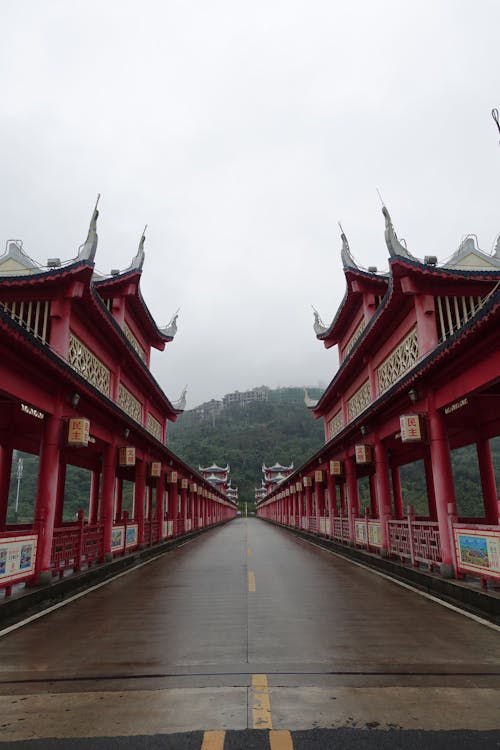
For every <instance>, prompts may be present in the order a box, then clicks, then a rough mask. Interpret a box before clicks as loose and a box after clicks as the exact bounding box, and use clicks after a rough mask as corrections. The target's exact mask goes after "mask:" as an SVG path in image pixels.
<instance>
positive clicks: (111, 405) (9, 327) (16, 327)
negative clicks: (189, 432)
mask: <svg viewBox="0 0 500 750" xmlns="http://www.w3.org/2000/svg"><path fill="white" fill-rule="evenodd" d="M0 281H1V280H0ZM0 331H1V332H2V338H4V339H5V340H6V341H10V342H12V345H13V346H16V344H18V343H21V344H22V346H23V347H24V348H26V347H27V348H28V349H29V350H30V353H31V355H32V356H33V359H34V361H37V362H38V363H39V365H40V368H44V369H45V370H47V371H48V372H53V373H54V374H56V373H57V375H58V377H60V378H62V380H64V381H66V382H67V383H68V384H70V385H71V386H72V387H73V388H76V389H77V390H78V392H79V393H81V394H85V393H86V394H87V395H89V396H90V397H94V398H95V399H97V401H98V403H99V404H100V405H101V408H102V409H104V410H105V411H106V410H107V411H108V412H110V413H111V414H114V415H117V414H119V415H120V417H121V418H122V419H123V420H124V421H125V422H127V423H128V424H129V426H130V427H131V428H132V429H133V430H134V431H135V432H141V433H143V434H144V435H147V436H148V438H149V439H151V440H155V441H156V442H158V443H159V444H160V445H161V446H162V447H165V446H164V445H163V443H162V442H161V441H158V440H157V438H155V437H154V435H152V434H151V433H150V432H149V431H148V430H146V428H145V427H144V426H143V425H142V424H140V423H139V422H136V421H135V420H134V419H133V418H132V417H130V416H129V415H128V414H127V413H126V412H124V411H123V410H122V409H121V407H120V406H119V405H118V404H117V403H116V402H115V401H113V400H112V399H110V398H109V397H108V396H106V395H104V394H103V393H102V392H101V391H100V390H99V389H97V388H96V387H95V386H94V385H92V383H90V382H89V381H88V380H87V379H86V378H84V377H83V376H82V375H80V373H78V372H77V371H76V370H74V369H73V368H72V367H71V365H70V364H68V363H67V362H66V360H65V359H63V358H62V357H60V356H59V355H58V354H57V353H56V352H54V351H52V349H50V348H49V347H48V346H47V345H46V344H44V343H43V342H42V341H41V340H40V339H37V338H36V337H35V336H33V335H32V334H31V333H29V332H28V331H27V330H26V329H25V328H24V327H23V326H21V325H20V324H19V323H18V322H17V321H15V320H13V319H12V317H11V316H10V315H9V314H8V313H7V312H6V311H5V310H3V308H2V307H1V306H0ZM146 372H147V373H149V371H148V370H146ZM150 380H151V385H152V386H154V390H155V392H156V393H155V395H157V396H161V397H162V401H163V405H164V407H165V408H166V410H167V411H169V412H170V414H169V417H170V418H171V419H172V418H173V420H174V421H175V418H176V414H175V412H174V410H173V407H172V404H171V403H170V401H169V400H168V399H167V397H166V396H165V394H164V393H163V391H162V390H161V388H160V386H159V385H158V383H157V382H156V381H155V379H154V378H153V376H151V375H150Z"/></svg>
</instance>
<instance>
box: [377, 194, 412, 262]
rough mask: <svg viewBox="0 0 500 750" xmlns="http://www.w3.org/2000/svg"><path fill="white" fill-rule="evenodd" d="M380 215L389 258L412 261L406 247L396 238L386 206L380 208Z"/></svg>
mask: <svg viewBox="0 0 500 750" xmlns="http://www.w3.org/2000/svg"><path fill="white" fill-rule="evenodd" d="M382 213H383V215H384V218H385V244H386V245H387V249H388V250H389V255H390V256H391V258H396V257H398V256H399V257H402V258H411V259H412V260H414V258H413V255H411V254H410V253H409V252H408V250H407V249H406V247H405V246H404V245H403V244H401V241H400V240H398V236H397V234H396V232H395V231H394V226H393V223H392V219H391V215H390V213H389V211H388V210H387V206H385V205H383V206H382Z"/></svg>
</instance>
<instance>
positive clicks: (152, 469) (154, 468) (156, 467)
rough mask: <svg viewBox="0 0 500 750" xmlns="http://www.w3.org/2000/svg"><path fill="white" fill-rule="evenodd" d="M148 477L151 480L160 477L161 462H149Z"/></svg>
mask: <svg viewBox="0 0 500 750" xmlns="http://www.w3.org/2000/svg"><path fill="white" fill-rule="evenodd" d="M149 476H150V477H153V478H155V477H160V476H161V461H152V462H151V464H150V466H149Z"/></svg>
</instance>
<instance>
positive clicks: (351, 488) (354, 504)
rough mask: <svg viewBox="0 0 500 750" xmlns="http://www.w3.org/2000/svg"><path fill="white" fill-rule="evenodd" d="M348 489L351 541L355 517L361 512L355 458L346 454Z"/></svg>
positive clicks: (353, 537) (352, 539) (353, 536)
mask: <svg viewBox="0 0 500 750" xmlns="http://www.w3.org/2000/svg"><path fill="white" fill-rule="evenodd" d="M344 466H345V478H346V490H347V498H346V500H347V517H348V519H349V538H350V540H351V542H353V541H354V539H355V533H354V519H355V518H356V516H357V515H358V513H359V496H358V480H357V477H356V464H355V463H354V458H353V457H351V456H346V459H345V461H344Z"/></svg>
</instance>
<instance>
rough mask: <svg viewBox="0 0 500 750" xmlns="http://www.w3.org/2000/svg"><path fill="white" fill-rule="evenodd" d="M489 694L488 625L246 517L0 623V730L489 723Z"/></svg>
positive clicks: (495, 708)
mask: <svg viewBox="0 0 500 750" xmlns="http://www.w3.org/2000/svg"><path fill="white" fill-rule="evenodd" d="M499 699H500V638H499V634H498V629H496V630H495V629H494V627H487V626H485V625H482V624H480V623H477V622H475V621H474V620H471V619H469V618H467V617H465V616H463V615H461V614H460V613H457V612H455V611H452V610H450V609H448V608H445V607H443V606H441V605H439V604H437V603H435V602H433V601H431V600H429V599H426V598H424V597H422V596H419V595H416V594H415V592H413V591H410V590H408V589H406V588H404V587H401V586H400V585H397V584H395V583H393V582H390V581H388V580H386V579H385V578H383V577H381V576H379V575H376V574H374V573H373V572H372V571H369V570H367V569H364V568H362V567H360V566H358V565H355V564H353V563H351V562H348V561H346V560H344V559H342V558H340V557H338V556H336V555H333V554H331V553H329V552H327V551H325V550H322V549H319V548H317V547H315V546H313V545H311V544H309V543H308V542H307V541H305V540H303V539H299V538H296V537H295V536H292V535H290V534H288V533H287V532H286V531H284V530H282V529H279V528H276V527H274V526H271V525H269V524H266V523H263V522H261V521H258V520H256V519H248V520H247V519H238V520H236V521H234V522H232V523H230V524H228V525H226V526H224V527H220V528H217V529H215V530H213V531H211V532H209V533H207V534H205V535H202V536H201V537H198V538H196V539H194V540H192V541H190V542H188V543H187V544H184V545H182V546H179V547H178V548H177V549H175V550H173V551H171V552H169V553H167V554H166V555H164V556H162V557H160V558H157V559H155V560H153V561H151V562H148V563H146V564H144V565H143V566H142V567H140V568H138V569H135V570H134V571H132V572H130V573H127V574H125V575H122V576H121V577H119V578H117V579H115V580H113V581H112V582H110V583H108V584H106V585H103V586H101V587H100V588H97V589H96V590H95V591H93V592H91V593H89V594H87V595H85V596H83V597H82V598H80V599H77V600H76V601H75V602H73V603H71V604H70V605H68V606H65V607H63V608H61V609H58V610H56V611H54V612H52V613H50V614H48V615H46V616H44V617H42V618H41V619H39V620H36V621H34V622H32V623H30V624H28V625H26V626H24V627H22V628H20V629H18V630H15V631H13V632H11V633H9V634H7V635H4V636H3V637H2V638H0V724H1V726H2V735H1V736H0V740H3V741H8V742H11V741H14V740H24V739H29V738H36V737H40V738H48V737H60V738H62V737H66V738H68V737H102V736H117V735H155V734H163V733H174V732H185V731H189V730H197V731H201V732H203V731H205V730H214V729H246V728H261V729H271V728H273V729H274V730H282V729H287V730H300V729H311V728H314V727H324V728H330V727H355V728H360V729H367V728H368V729H370V728H378V729H390V728H403V729H415V730H420V729H436V730H449V729H473V730H495V729H497V728H498V727H500V700H499ZM214 741H216V740H214ZM196 743H198V744H197V745H196V746H197V747H200V741H198V739H197V740H196V742H195V744H196ZM21 744H22V743H21ZM1 746H2V743H1V742H0V747H1ZM97 746H98V745H97V744H96V745H95V747H97ZM104 746H105V745H103V747H104ZM194 746H195V745H193V747H194ZM248 746H250V745H248ZM326 746H327V745H325V747H326ZM478 746H479V745H478ZM19 747H20V746H19ZM68 747H69V746H68ZM89 747H91V745H89ZM207 747H208V745H207ZM296 747H298V746H297V745H296ZM304 747H305V745H304Z"/></svg>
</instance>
